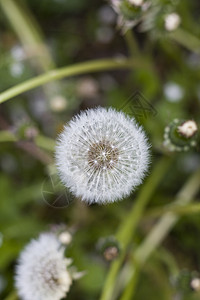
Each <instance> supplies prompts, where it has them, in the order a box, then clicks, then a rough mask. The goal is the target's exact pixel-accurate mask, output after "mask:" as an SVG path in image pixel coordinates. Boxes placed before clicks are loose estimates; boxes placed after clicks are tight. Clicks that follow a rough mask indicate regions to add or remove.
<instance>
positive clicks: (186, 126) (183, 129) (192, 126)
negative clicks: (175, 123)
mask: <svg viewBox="0 0 200 300" xmlns="http://www.w3.org/2000/svg"><path fill="white" fill-rule="evenodd" d="M197 130H198V127H197V124H196V122H195V121H193V120H189V121H186V122H183V124H182V125H180V126H179V127H178V132H179V133H180V134H181V135H183V136H185V137H186V138H190V137H192V136H194V135H195V133H196V132H197Z"/></svg>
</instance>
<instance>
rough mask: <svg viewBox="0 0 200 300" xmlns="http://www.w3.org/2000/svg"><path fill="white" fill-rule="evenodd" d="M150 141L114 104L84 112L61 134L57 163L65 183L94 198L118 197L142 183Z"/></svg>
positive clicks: (109, 199) (98, 200)
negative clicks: (113, 106)
mask: <svg viewBox="0 0 200 300" xmlns="http://www.w3.org/2000/svg"><path fill="white" fill-rule="evenodd" d="M148 149H149V145H148V143H147V139H146V137H145V134H144V132H143V130H142V128H141V127H139V126H138V125H137V124H136V122H135V120H134V119H133V118H129V117H128V116H126V115H125V114H124V113H122V112H117V111H115V110H114V109H111V108H109V109H105V108H96V109H90V110H87V111H84V112H81V114H80V115H78V116H76V117H75V118H73V119H72V120H71V121H70V122H69V124H67V125H66V126H65V128H64V131H63V132H62V133H61V134H60V136H59V139H58V142H57V146H56V162H57V167H58V170H59V174H60V176H61V180H62V182H63V183H64V184H65V185H66V186H67V187H68V188H69V189H70V190H71V192H72V193H73V194H74V195H76V196H77V197H81V198H82V200H84V201H86V202H88V203H93V202H96V203H99V204H101V203H106V202H114V201H116V200H119V199H121V198H123V197H125V196H128V195H129V194H130V192H131V191H132V190H134V189H135V187H136V186H138V185H139V184H141V182H142V179H143V177H144V175H145V172H146V170H147V168H148V164H149V151H148Z"/></svg>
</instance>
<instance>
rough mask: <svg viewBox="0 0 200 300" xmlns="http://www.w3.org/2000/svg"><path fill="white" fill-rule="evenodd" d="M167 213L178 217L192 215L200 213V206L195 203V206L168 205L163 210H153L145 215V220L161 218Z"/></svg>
mask: <svg viewBox="0 0 200 300" xmlns="http://www.w3.org/2000/svg"><path fill="white" fill-rule="evenodd" d="M167 212H172V213H175V214H176V215H190V214H195V213H199V212H200V204H199V203H194V204H188V205H184V206H180V205H167V206H165V207H161V208H155V209H152V210H149V211H148V212H147V213H146V214H145V215H144V218H154V217H159V216H161V215H163V214H165V213H167Z"/></svg>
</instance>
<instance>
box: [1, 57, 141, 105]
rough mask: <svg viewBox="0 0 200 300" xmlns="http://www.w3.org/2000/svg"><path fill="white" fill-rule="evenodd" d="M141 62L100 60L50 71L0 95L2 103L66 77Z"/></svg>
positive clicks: (121, 67) (124, 66) (126, 66)
mask: <svg viewBox="0 0 200 300" xmlns="http://www.w3.org/2000/svg"><path fill="white" fill-rule="evenodd" d="M139 63H140V62H139V61H138V60H137V62H133V60H131V59H100V60H93V61H88V62H83V63H78V64H74V65H72V66H67V67H64V68H60V69H55V70H51V71H48V72H47V73H45V74H42V75H39V76H37V77H35V78H32V79H29V80H26V81H24V82H23V83H20V84H18V85H16V86H14V87H12V88H10V89H8V90H6V91H5V92H3V93H1V94H0V103H3V102H5V101H6V100H9V99H11V98H13V97H15V96H17V95H20V94H22V93H24V92H26V91H29V90H31V89H34V88H36V87H38V86H41V85H43V84H45V83H47V82H50V81H54V80H59V79H62V78H64V77H70V76H74V75H80V74H85V73H90V72H98V71H105V70H111V69H123V68H124V69H131V68H133V67H134V66H135V65H136V64H137V65H138V64H139Z"/></svg>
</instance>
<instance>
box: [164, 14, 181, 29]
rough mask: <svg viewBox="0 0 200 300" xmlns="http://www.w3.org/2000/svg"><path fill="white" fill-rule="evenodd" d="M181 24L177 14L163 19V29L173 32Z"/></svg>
mask: <svg viewBox="0 0 200 300" xmlns="http://www.w3.org/2000/svg"><path fill="white" fill-rule="evenodd" d="M180 23H181V18H180V16H179V15H178V14H177V13H171V14H169V15H167V16H166V17H165V29H166V30H167V31H173V30H175V29H177V28H178V26H179V25H180Z"/></svg>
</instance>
